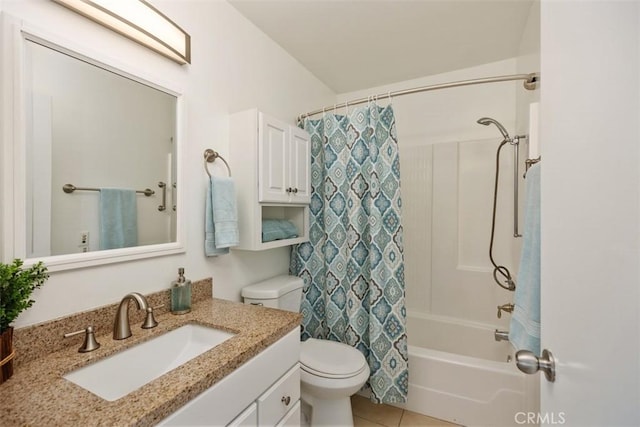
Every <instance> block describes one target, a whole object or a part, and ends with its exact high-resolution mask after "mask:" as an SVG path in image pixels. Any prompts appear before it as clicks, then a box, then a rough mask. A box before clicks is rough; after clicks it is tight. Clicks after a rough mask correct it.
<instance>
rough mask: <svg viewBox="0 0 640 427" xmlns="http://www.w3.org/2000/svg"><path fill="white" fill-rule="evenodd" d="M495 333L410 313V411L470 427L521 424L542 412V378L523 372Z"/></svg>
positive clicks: (454, 320) (490, 329)
mask: <svg viewBox="0 0 640 427" xmlns="http://www.w3.org/2000/svg"><path fill="white" fill-rule="evenodd" d="M494 330H495V328H493V327H491V326H489V325H483V324H478V323H472V322H466V321H461V320H459V319H454V318H449V317H443V316H435V315H428V314H422V313H411V312H408V317H407V335H408V338H409V397H408V401H407V403H406V404H403V405H398V406H401V407H403V408H405V409H408V410H411V411H414V412H418V413H421V414H424V415H428V416H431V417H435V418H440V419H443V420H447V421H451V422H454V423H457V424H462V425H465V426H511V425H518V423H517V422H516V421H515V415H516V414H517V413H519V412H537V407H538V397H537V396H538V381H539V377H538V376H533V375H525V374H523V373H521V372H520V371H519V370H518V369H517V368H516V366H515V364H514V362H513V349H512V347H511V345H510V344H509V343H508V342H506V341H503V342H496V341H495V339H494V336H493V334H494Z"/></svg>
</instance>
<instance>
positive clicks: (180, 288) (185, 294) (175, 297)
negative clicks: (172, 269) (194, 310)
mask: <svg viewBox="0 0 640 427" xmlns="http://www.w3.org/2000/svg"><path fill="white" fill-rule="evenodd" d="M190 311H191V280H189V279H186V278H185V277H184V268H179V269H178V278H177V279H176V280H174V281H173V282H171V313H173V314H185V313H188V312H190Z"/></svg>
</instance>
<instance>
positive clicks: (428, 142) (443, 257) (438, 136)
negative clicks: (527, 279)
mask: <svg viewBox="0 0 640 427" xmlns="http://www.w3.org/2000/svg"><path fill="white" fill-rule="evenodd" d="M514 73H516V59H515V58H514V59H510V60H505V61H499V62H495V63H490V64H485V65H481V66H477V67H472V68H468V69H463V70H457V71H454V72H449V73H444V74H439V75H434V76H428V77H424V78H421V79H415V80H409V81H404V82H399V83H395V84H393V85H389V86H384V87H377V88H371V89H367V90H365V91H359V92H354V93H347V94H340V95H339V96H338V99H339V101H346V100H350V99H356V98H362V97H364V98H366V97H367V96H368V95H370V94H372V93H375V94H380V93H385V92H388V91H394V90H400V89H407V88H413V87H420V86H427V85H431V84H436V83H445V82H452V81H458V80H467V79H474V78H480V77H491V76H499V75H506V74H514ZM519 85H520V83H513V82H505V83H494V84H486V85H475V86H467V87H460V88H451V89H446V90H438V91H431V92H422V93H417V94H411V95H406V96H401V97H397V98H395V99H393V100H392V102H393V106H394V110H395V113H396V120H397V133H398V141H399V145H400V164H401V172H402V200H403V226H404V230H405V233H404V246H405V279H406V293H407V308H408V309H409V310H415V311H420V312H427V313H432V314H437V315H444V316H451V317H456V318H459V319H467V320H470V321H474V322H482V323H486V324H492V325H495V326H497V327H504V326H506V325H507V324H508V316H504V317H503V318H502V319H501V320H498V319H497V318H496V307H497V305H501V304H504V303H507V302H510V301H511V300H512V293H511V292H508V291H505V290H502V289H501V288H499V287H498V286H497V285H496V284H495V283H494V281H493V278H492V274H491V271H492V266H491V264H490V263H489V258H488V247H489V236H490V230H491V209H492V197H493V180H494V173H495V153H496V149H497V147H498V145H499V143H500V141H501V139H502V137H501V135H500V133H499V132H498V130H497V128H496V127H494V126H490V127H486V126H481V125H479V124H477V123H476V121H477V120H478V119H479V118H481V117H485V116H488V117H493V118H495V119H496V120H498V121H499V122H501V123H502V124H503V125H504V126H505V127H506V128H507V129H508V130H509V132H510V133H512V134H513V131H514V129H515V121H516V114H515V113H516V112H515V105H516V93H517V92H519V91H522V90H523V89H521V86H519ZM387 101H388V100H387V99H386V98H383V99H380V100H379V102H381V103H386V102H387ZM512 156H513V151H512V148H511V147H510V146H505V147H504V148H503V150H502V154H501V172H502V173H501V179H500V189H499V198H498V214H497V218H498V221H497V226H496V238H495V246H494V257H495V259H496V261H497V262H498V263H499V264H503V265H505V266H507V267H508V268H509V270H510V271H511V272H512V274H513V275H515V274H516V272H517V267H518V258H519V248H520V241H519V240H517V239H514V238H513V237H512V234H513V219H512V218H513V206H512V204H513V187H512V182H513V169H512V165H513V163H512Z"/></svg>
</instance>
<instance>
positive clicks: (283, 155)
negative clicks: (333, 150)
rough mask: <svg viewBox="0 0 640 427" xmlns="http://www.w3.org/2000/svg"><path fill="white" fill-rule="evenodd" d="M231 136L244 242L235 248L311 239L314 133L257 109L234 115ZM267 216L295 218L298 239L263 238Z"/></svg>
mask: <svg viewBox="0 0 640 427" xmlns="http://www.w3.org/2000/svg"><path fill="white" fill-rule="evenodd" d="M229 138H230V154H231V157H230V158H231V162H232V163H233V168H234V179H235V181H236V191H237V200H238V223H239V224H238V225H239V228H240V243H239V245H238V246H237V247H235V248H234V249H242V250H263V249H270V248H275V247H280V246H287V245H293V244H297V243H302V242H306V241H308V240H309V202H310V199H311V141H310V138H309V134H308V133H307V132H305V131H304V130H302V129H299V128H297V127H295V126H293V125H290V124H287V123H285V122H283V121H281V120H278V119H276V118H274V117H271V116H269V115H267V114H264V113H262V112H260V111H258V110H257V109H251V110H247V111H242V112H239V113H235V114H232V115H231V116H230V121H229ZM235 171H238V172H235ZM264 219H286V220H289V221H291V222H292V223H293V224H294V225H295V227H296V229H297V231H298V237H296V238H291V239H285V240H275V241H271V242H263V241H262V220H264Z"/></svg>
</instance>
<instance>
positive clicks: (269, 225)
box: [262, 219, 298, 242]
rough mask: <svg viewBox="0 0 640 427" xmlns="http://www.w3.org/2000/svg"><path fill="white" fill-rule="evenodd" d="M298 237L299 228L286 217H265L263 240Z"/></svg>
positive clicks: (270, 240) (263, 221)
mask: <svg viewBox="0 0 640 427" xmlns="http://www.w3.org/2000/svg"><path fill="white" fill-rule="evenodd" d="M294 237H298V229H296V226H295V225H294V224H293V223H292V222H291V221H289V220H286V219H263V220H262V241H263V242H272V241H274V240H282V239H292V238H294Z"/></svg>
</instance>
